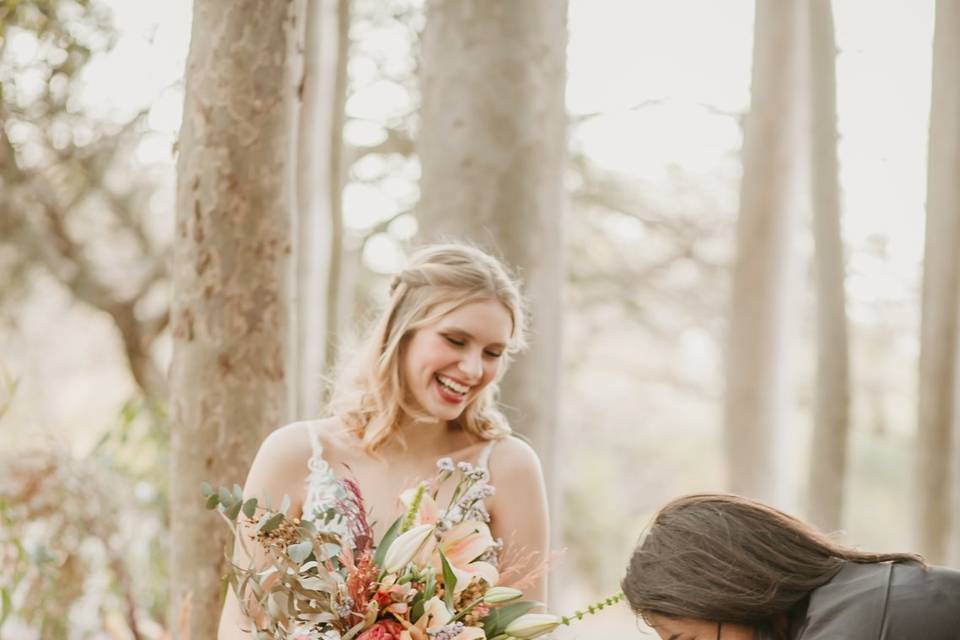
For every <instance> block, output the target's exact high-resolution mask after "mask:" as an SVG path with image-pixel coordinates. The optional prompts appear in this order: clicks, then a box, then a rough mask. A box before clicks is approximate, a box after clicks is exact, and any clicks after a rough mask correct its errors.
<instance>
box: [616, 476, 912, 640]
mask: <svg viewBox="0 0 960 640" xmlns="http://www.w3.org/2000/svg"><path fill="white" fill-rule="evenodd" d="M846 562H858V563H876V562H920V563H923V558H921V557H920V556H917V555H913V554H908V553H868V552H863V551H858V550H856V549H852V548H850V547H845V546H842V545H840V544H837V543H835V542H833V541H832V540H830V539H829V538H828V537H827V536H825V535H824V534H822V533H820V532H819V531H817V530H816V529H814V528H813V527H812V526H810V525H808V524H806V523H804V522H803V521H801V520H799V519H797V518H794V517H793V516H790V515H787V514H786V513H783V512H782V511H778V510H777V509H774V508H773V507H770V506H767V505H765V504H763V503H761V502H757V501H755V500H750V499H748V498H743V497H741V496H736V495H726V494H697V495H690V496H685V497H682V498H678V499H676V500H674V501H672V502H670V503H669V504H667V505H666V506H665V507H663V508H662V509H661V510H660V512H659V513H658V514H657V516H656V518H655V519H654V521H653V524H652V525H651V526H650V528H649V530H648V531H647V533H646V534H645V536H644V537H643V538H642V540H641V542H640V544H639V546H638V547H637V548H636V549H635V550H634V552H633V556H632V557H631V559H630V566H629V568H628V569H627V574H626V576H625V577H624V578H623V582H622V587H623V591H624V593H625V594H626V596H627V600H628V601H629V602H630V606H631V607H632V608H633V610H634V611H635V612H636V613H638V614H639V615H641V616H643V617H645V618H648V617H649V616H650V615H664V616H668V617H674V618H697V619H701V620H710V621H715V622H724V623H733V624H742V625H747V626H755V627H757V626H759V627H768V628H769V627H770V626H771V625H772V623H773V622H774V620H775V619H777V618H778V617H780V616H783V615H785V614H789V612H790V611H791V609H793V608H794V607H795V606H796V605H797V604H798V603H799V602H801V601H802V600H803V599H804V598H805V597H806V596H807V595H808V594H809V593H810V592H811V591H813V590H814V589H816V588H817V587H819V586H821V585H823V584H825V583H827V582H829V581H830V579H831V578H833V576H834V575H836V573H837V572H838V571H840V569H841V567H842V566H843V565H844V563H846Z"/></svg>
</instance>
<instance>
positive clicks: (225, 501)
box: [218, 487, 233, 508]
mask: <svg viewBox="0 0 960 640" xmlns="http://www.w3.org/2000/svg"><path fill="white" fill-rule="evenodd" d="M218 494H219V496H220V504H222V505H223V506H224V507H225V508H226V507H229V506H230V505H231V504H233V494H231V493H230V492H229V491H227V488H226V487H220V491H219V492H218Z"/></svg>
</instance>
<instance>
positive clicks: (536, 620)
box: [505, 613, 563, 640]
mask: <svg viewBox="0 0 960 640" xmlns="http://www.w3.org/2000/svg"><path fill="white" fill-rule="evenodd" d="M561 624H563V622H562V621H561V620H560V618H558V617H557V616H554V615H551V614H549V613H525V614H523V615H522V616H520V617H519V618H517V619H516V620H514V621H513V622H511V623H510V624H508V625H507V628H506V630H505V633H506V634H507V635H509V636H513V637H515V638H521V639H522V640H529V639H530V638H536V637H537V636H542V635H543V634H545V633H550V632H551V631H553V630H554V629H556V628H557V627H559V626H560V625H561Z"/></svg>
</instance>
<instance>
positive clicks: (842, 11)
mask: <svg viewBox="0 0 960 640" xmlns="http://www.w3.org/2000/svg"><path fill="white" fill-rule="evenodd" d="M110 4H111V6H112V7H113V8H114V11H115V17H116V22H117V24H118V26H119V27H120V29H121V31H122V33H123V34H124V37H122V38H121V40H120V42H119V44H118V46H117V48H116V50H115V51H114V52H113V53H112V54H111V55H110V56H108V57H107V58H105V59H104V60H101V61H100V62H99V63H98V64H97V65H96V66H95V67H94V68H93V69H92V70H91V73H90V76H89V78H90V87H89V91H88V97H87V99H88V102H89V103H91V104H92V105H95V106H96V108H98V109H105V110H115V111H116V112H117V113H118V114H119V117H123V116H125V115H129V113H131V112H132V111H134V110H135V109H137V108H140V107H141V106H142V105H147V104H153V108H152V110H151V114H150V123H151V126H153V127H154V128H156V130H157V131H158V133H159V135H157V136H155V137H154V138H152V139H150V140H148V141H147V142H145V144H144V146H143V148H142V149H141V155H142V157H143V158H144V159H149V160H157V161H172V157H171V145H172V142H173V140H174V139H175V135H176V131H177V128H178V126H179V119H180V110H181V102H182V95H181V92H180V89H179V88H178V87H177V86H176V83H177V81H178V80H179V78H180V76H181V73H182V69H183V66H184V61H185V58H186V52H187V47H188V44H189V23H190V2H189V0H165V1H164V2H146V1H143V0H141V1H132V0H110ZM834 11H835V16H836V22H837V35H838V41H839V42H838V44H839V48H840V51H841V54H840V56H839V58H838V95H839V98H838V99H839V119H840V129H841V136H842V143H841V148H840V159H841V176H842V185H843V191H844V229H845V234H846V238H847V242H848V244H849V246H850V247H851V248H852V249H853V250H854V251H852V252H851V264H850V267H851V269H850V282H849V284H850V287H851V294H852V297H853V298H855V300H857V301H861V302H870V301H872V300H877V299H883V298H885V297H889V296H890V293H891V287H893V288H894V289H896V290H899V291H900V292H903V291H905V290H910V289H912V288H914V287H915V286H916V280H917V277H918V265H919V260H920V257H921V254H922V248H923V234H922V229H923V203H924V189H925V165H926V138H927V119H928V112H929V95H930V60H931V42H932V33H933V2H929V1H928V2H903V0H843V2H835V3H834ZM752 22H753V2H751V1H750V0H726V1H725V2H716V1H715V0H671V2H662V1H660V0H571V2H570V21H569V23H570V48H569V69H570V75H569V81H568V91H567V103H568V105H569V108H570V111H571V112H573V113H591V112H597V111H603V112H606V113H608V114H609V115H607V116H605V117H602V118H596V119H593V120H591V121H590V122H588V123H587V124H585V125H582V126H581V127H580V128H579V130H578V132H577V141H578V142H579V143H580V144H581V145H582V148H584V149H585V150H586V152H587V153H588V154H589V155H590V156H591V157H592V158H593V159H594V161H596V162H597V163H598V164H600V165H602V166H605V167H608V168H611V169H616V170H618V171H622V172H623V173H625V174H628V175H633V176H636V178H637V179H638V180H640V181H643V182H644V183H651V184H656V183H657V182H658V181H661V180H663V179H664V177H665V176H666V175H667V172H668V171H669V170H670V168H671V167H674V166H676V167H680V168H682V169H683V171H684V172H685V173H688V174H692V175H702V176H709V175H711V174H712V173H713V174H715V173H716V172H717V171H718V170H719V168H721V167H727V168H729V166H730V163H731V162H734V161H735V160H734V159H735V157H736V156H735V155H733V153H734V152H735V151H736V150H737V148H738V146H739V135H740V134H739V131H738V129H737V126H736V124H735V122H734V121H733V119H732V118H730V117H727V116H724V115H718V114H717V113H716V112H715V111H716V110H720V111H723V112H739V111H743V110H745V109H746V108H747V107H748V105H749V82H750V64H751V60H750V56H751V52H752ZM391 90H392V89H391V88H389V87H387V88H384V89H383V91H385V92H386V93H387V94H389V92H390V91H391ZM388 97H389V96H388V95H385V94H383V93H382V92H378V91H374V92H368V94H367V97H366V99H360V100H355V101H354V102H353V103H352V104H351V111H353V112H366V111H370V112H371V113H370V115H375V114H376V113H377V110H378V108H379V109H380V110H381V111H382V105H383V101H384V100H385V99H386V98H388ZM648 101H660V102H658V103H657V104H655V105H653V106H649V107H646V108H644V109H642V110H640V111H629V108H630V107H632V106H635V105H638V104H641V103H645V102H648ZM355 129H356V130H355V131H352V132H351V133H352V135H356V136H363V135H365V133H364V131H363V130H362V127H361V128H359V129H357V128H355ZM402 182H403V181H402V180H397V188H398V189H401V190H402V188H403V185H402ZM408 196H409V194H408ZM345 204H346V207H347V215H348V222H349V223H351V225H352V226H357V227H364V226H368V225H370V224H372V223H373V222H375V221H376V219H378V218H381V217H384V216H386V215H390V214H392V213H393V210H391V209H392V208H394V207H395V205H394V204H393V203H392V201H390V199H389V198H385V197H384V196H383V195H382V194H379V193H377V192H376V191H375V190H372V189H367V188H363V187H357V188H351V190H349V191H348V193H347V194H346V202H345ZM372 212H379V214H380V215H376V214H374V213H372ZM878 245H883V246H885V248H886V255H887V258H886V259H885V260H877V259H876V258H875V257H872V256H871V255H869V253H867V252H863V251H858V250H859V249H863V248H864V247H867V246H874V247H875V246H878ZM854 306H855V305H854ZM852 311H853V313H856V308H854V309H852Z"/></svg>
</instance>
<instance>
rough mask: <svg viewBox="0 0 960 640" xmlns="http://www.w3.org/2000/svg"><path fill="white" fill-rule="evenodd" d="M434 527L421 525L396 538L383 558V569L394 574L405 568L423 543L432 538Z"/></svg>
mask: <svg viewBox="0 0 960 640" xmlns="http://www.w3.org/2000/svg"><path fill="white" fill-rule="evenodd" d="M433 529H434V525H432V524H421V525H419V526H417V527H414V528H412V529H410V530H409V531H407V532H405V533H402V534H400V535H399V536H397V538H396V540H394V541H393V543H392V544H391V545H390V547H389V548H388V549H387V553H386V555H385V556H384V558H383V569H384V571H386V572H387V573H396V572H397V571H399V570H400V569H403V568H404V567H405V566H407V565H408V564H409V563H410V561H411V560H413V558H414V557H415V556H416V555H417V553H418V552H419V551H420V549H421V547H423V545H424V543H425V542H426V541H427V540H429V539H430V538H431V536H433Z"/></svg>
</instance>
